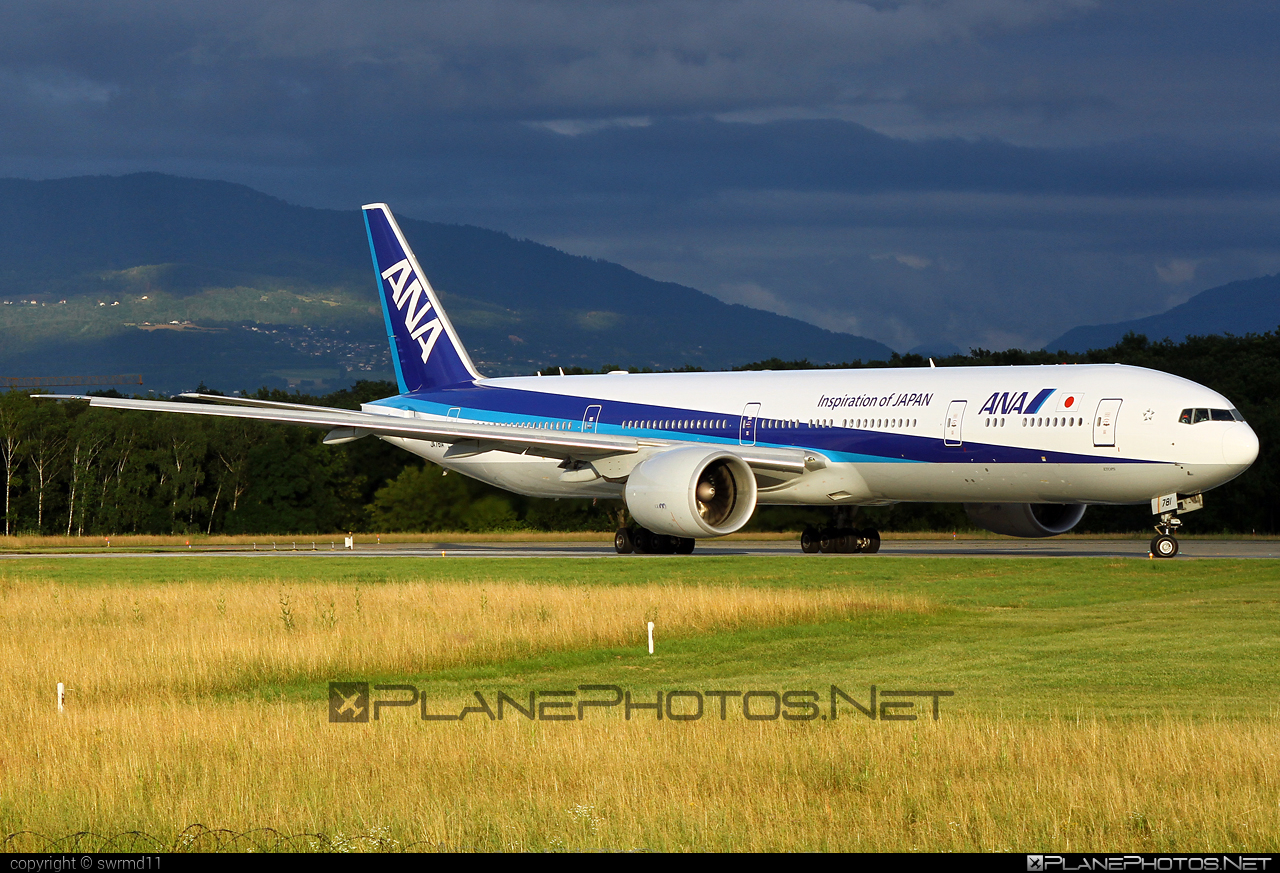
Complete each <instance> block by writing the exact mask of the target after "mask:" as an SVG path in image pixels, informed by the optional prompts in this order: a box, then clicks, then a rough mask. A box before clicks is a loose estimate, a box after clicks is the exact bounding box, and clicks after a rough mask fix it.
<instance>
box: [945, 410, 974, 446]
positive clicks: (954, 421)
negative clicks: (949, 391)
mask: <svg viewBox="0 0 1280 873" xmlns="http://www.w3.org/2000/svg"><path fill="white" fill-rule="evenodd" d="M967 402H968V401H965V400H952V401H951V404H950V405H949V406H948V407H947V420H946V422H945V423H944V424H943V426H942V444H943V445H944V446H958V445H960V442H961V430H962V426H963V424H964V407H965V404H966V403H967Z"/></svg>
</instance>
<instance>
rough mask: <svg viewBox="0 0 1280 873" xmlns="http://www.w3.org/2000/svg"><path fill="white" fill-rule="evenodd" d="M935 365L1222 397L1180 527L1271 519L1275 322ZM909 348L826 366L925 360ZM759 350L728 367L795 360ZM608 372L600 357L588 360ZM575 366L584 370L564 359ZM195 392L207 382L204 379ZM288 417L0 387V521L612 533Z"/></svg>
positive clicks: (566, 505)
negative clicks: (1108, 377)
mask: <svg viewBox="0 0 1280 873" xmlns="http://www.w3.org/2000/svg"><path fill="white" fill-rule="evenodd" d="M936 363H937V365H938V366H947V367H956V366H1010V365H1018V364H1064V363H1065V364H1071V363H1120V364H1130V365H1134V366H1140V367H1148V368H1151V369H1155V370H1161V371H1164V372H1168V373H1172V374H1175V375H1178V376H1183V377H1185V378H1188V379H1191V380H1193V381H1195V382H1199V383H1201V384H1203V385H1207V386H1208V387H1210V388H1213V389H1214V390H1216V391H1219V392H1221V393H1222V394H1224V395H1225V396H1226V397H1227V398H1228V399H1230V400H1231V401H1232V402H1233V403H1234V404H1235V406H1236V407H1237V408H1238V409H1239V410H1240V411H1241V412H1242V413H1243V414H1244V416H1245V419H1246V420H1247V421H1248V422H1249V423H1250V425H1251V426H1252V427H1253V428H1254V430H1255V431H1256V432H1257V434H1258V438H1259V440H1260V442H1261V452H1260V454H1259V456H1258V460H1257V461H1256V462H1255V464H1254V465H1253V467H1252V468H1250V469H1249V471H1248V472H1246V473H1245V474H1244V475H1243V476H1241V477H1240V478H1239V479H1237V480H1235V481H1233V482H1231V483H1229V484H1227V485H1225V486H1223V487H1221V488H1219V489H1216V490H1214V491H1212V492H1210V493H1209V494H1208V495H1207V496H1206V501H1205V503H1206V506H1205V509H1203V510H1201V511H1199V512H1197V513H1195V514H1194V515H1191V516H1188V517H1187V523H1186V527H1185V528H1184V530H1185V531H1186V532H1188V533H1193V534H1194V533H1210V532H1214V533H1216V532H1228V533H1245V534H1248V533H1257V534H1264V533H1266V534H1274V533H1277V532H1280V518H1278V517H1277V511H1276V507H1275V504H1273V503H1271V501H1270V500H1269V499H1268V496H1269V495H1270V494H1274V493H1277V486H1280V482H1277V472H1278V470H1277V460H1278V459H1277V440H1276V439H1275V437H1277V436H1280V405H1278V404H1277V400H1278V399H1280V332H1269V333H1265V334H1262V335H1252V334H1251V335H1248V336H1244V337H1234V336H1204V337H1189V338H1188V339H1187V340H1185V341H1184V342H1181V343H1174V342H1171V341H1169V340H1164V341H1161V342H1151V341H1149V340H1148V339H1146V338H1145V337H1142V336H1138V335H1134V334H1129V335H1127V336H1126V337H1125V338H1124V339H1123V340H1122V341H1121V342H1120V343H1118V344H1117V345H1115V346H1112V347H1111V348H1108V349H1101V350H1095V351H1091V352H1088V353H1085V354H1066V353H1062V352H1058V353H1049V352H1042V351H1041V352H1025V351H1019V350H1009V351H1003V352H991V351H987V350H984V349H973V350H971V351H970V353H969V354H967V355H954V356H952V357H949V358H945V359H938V360H937V361H936ZM928 365H929V362H928V361H927V360H925V359H923V358H920V357H919V356H914V355H906V356H899V355H897V354H895V355H893V356H892V357H891V358H890V359H889V360H887V361H872V362H868V363H863V362H860V361H854V362H850V363H845V364H841V365H838V366H840V367H848V368H860V367H927V366H928ZM806 368H812V365H811V364H809V362H807V361H782V360H777V359H773V360H767V361H759V362H756V363H754V364H749V365H747V366H745V367H741V368H739V369H773V370H779V369H806ZM610 369H618V367H617V366H616V365H609V366H606V367H603V368H601V372H604V371H608V370H610ZM577 372H586V371H583V370H577ZM204 390H206V391H208V389H204ZM395 393H396V389H395V386H394V385H393V384H391V383H387V382H369V381H362V382H357V383H356V384H354V385H353V386H351V387H350V388H348V389H344V390H341V391H337V392H334V393H331V394H327V395H325V396H322V397H312V396H307V395H302V394H297V393H291V394H290V393H285V392H282V391H279V390H267V389H260V390H259V391H258V392H256V393H255V394H254V395H253V396H256V397H258V398H261V399H265V400H284V401H291V402H295V403H299V402H300V403H311V404H317V405H322V406H333V407H341V408H348V409H356V408H359V405H360V403H361V402H367V401H369V400H373V399H377V398H380V397H386V396H389V395H392V394H395ZM322 437H323V433H322V432H321V431H317V430H311V429H308V428H301V427H288V426H283V425H273V424H265V423H261V422H254V421H244V420H238V419H209V418H206V417H204V416H200V417H196V416H182V415H159V414H149V413H142V412H125V411H117V410H104V409H90V408H89V407H88V404H86V403H84V402H79V401H61V402H53V401H49V400H37V399H33V398H32V397H31V396H29V395H28V393H26V392H23V391H8V392H6V393H4V394H0V462H2V463H3V475H4V495H3V512H4V533H5V534H6V535H9V534H32V533H40V534H66V535H74V536H104V535H105V536H109V535H114V534H174V533H178V534H182V533H186V534H192V533H206V534H280V535H283V534H319V533H332V532H335V531H356V532H375V531H376V532H398V531H423V532H429V531H498V530H522V529H523V530H555V531H577V530H600V531H608V530H613V529H614V528H615V527H616V526H618V524H619V523H620V522H621V521H623V520H624V518H625V512H624V508H623V506H622V503H621V501H605V500H601V501H599V502H594V501H591V500H571V499H563V500H548V499H533V498H525V497H520V496H518V495H513V494H509V493H507V492H503V491H500V490H498V489H495V488H491V487H489V486H486V485H483V484H481V483H479V482H476V481H474V480H471V479H468V478H467V477H465V476H461V475H458V474H456V473H455V474H445V473H444V471H442V470H441V469H440V468H439V467H436V466H434V465H431V464H428V463H426V462H424V461H422V460H421V459H419V458H417V457H416V456H414V455H410V454H409V453H407V452H404V451H402V450H400V449H397V448H395V447H393V446H390V445H388V444H387V443H384V442H382V441H380V440H378V439H376V438H367V439H363V440H358V441H356V442H354V443H350V444H347V445H342V446H325V445H323V444H322V442H321V438H322ZM864 513H865V514H864V519H865V523H866V524H868V525H874V526H876V527H878V528H879V529H880V530H882V531H924V530H940V531H952V530H967V529H969V528H970V525H969V523H968V521H967V519H966V518H965V515H964V512H963V510H962V509H961V507H960V506H958V505H951V504H936V505H935V504H906V503H903V504H897V505H895V506H889V507H878V508H873V509H867V510H865V511H864ZM824 521H826V512H825V511H824V510H822V509H817V508H803V507H761V508H760V509H759V510H758V511H757V512H756V515H755V517H754V518H753V520H752V522H751V523H750V525H749V526H748V528H747V530H795V529H799V528H801V527H803V526H804V525H805V524H809V523H821V522H824ZM1150 524H1151V517H1150V508H1149V507H1148V506H1145V505H1144V506H1133V507H1109V506H1108V507H1103V506H1097V507H1091V508H1090V509H1089V511H1088V512H1087V513H1086V514H1085V516H1084V520H1083V521H1082V522H1081V524H1080V525H1079V527H1077V528H1076V530H1077V531H1079V532H1085V533H1089V532H1096V533H1101V532H1116V531H1141V530H1145V529H1147V528H1148V527H1149V526H1150Z"/></svg>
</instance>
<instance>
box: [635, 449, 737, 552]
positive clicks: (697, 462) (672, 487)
mask: <svg viewBox="0 0 1280 873" xmlns="http://www.w3.org/2000/svg"><path fill="white" fill-rule="evenodd" d="M626 501H627V509H628V510H630V512H631V516H632V518H634V519H635V520H636V523H637V524H639V525H640V526H641V527H643V528H645V529H647V530H650V531H653V532H654V533H660V534H666V535H668V536H673V537H719V536H724V535H725V534H731V533H733V532H734V531H736V530H738V529H739V528H741V527H742V526H743V525H744V524H746V523H747V521H748V520H750V518H751V514H752V513H753V512H755V509H756V477H755V475H754V474H753V473H752V472H751V468H750V467H749V466H747V463H746V461H744V460H742V458H739V457H738V456H737V455H734V454H732V453H730V452H726V451H722V450H719V449H706V448H703V447H701V446H682V447H680V448H675V449H668V450H667V451H665V452H662V453H660V454H657V455H654V456H653V457H650V458H647V459H645V460H644V461H641V462H640V463H639V464H637V465H636V466H635V468H633V469H632V471H631V475H630V476H629V477H628V478H627V489H626Z"/></svg>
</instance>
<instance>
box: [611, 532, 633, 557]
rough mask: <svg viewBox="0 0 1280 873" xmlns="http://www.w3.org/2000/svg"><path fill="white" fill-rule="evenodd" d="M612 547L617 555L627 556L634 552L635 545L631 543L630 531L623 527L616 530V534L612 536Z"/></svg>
mask: <svg viewBox="0 0 1280 873" xmlns="http://www.w3.org/2000/svg"><path fill="white" fill-rule="evenodd" d="M613 547H614V548H615V549H616V550H617V552H618V554H619V555H629V554H631V553H632V552H633V551H635V544H634V543H633V542H631V531H630V530H628V529H627V528H625V527H621V528H618V532H617V533H615V534H614V535H613Z"/></svg>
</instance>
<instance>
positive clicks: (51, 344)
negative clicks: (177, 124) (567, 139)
mask: <svg viewBox="0 0 1280 873" xmlns="http://www.w3.org/2000/svg"><path fill="white" fill-rule="evenodd" d="M392 207H393V208H394V204H392ZM399 219H400V222H401V226H402V228H403V230H404V232H405V235H406V237H407V238H408V240H409V242H410V245H412V246H413V248H414V250H415V252H416V253H417V255H418V258H419V261H420V262H421V263H422V266H423V269H424V270H425V271H426V272H427V274H428V276H429V277H430V279H431V281H432V284H433V285H434V287H435V288H436V290H437V292H438V293H439V295H440V297H441V301H442V303H443V304H444V305H445V306H446V308H447V309H448V312H449V315H450V318H451V319H452V320H453V322H454V325H455V327H456V328H457V330H458V333H459V334H460V336H461V338H462V340H463V342H464V344H466V345H467V347H468V349H469V351H470V352H471V355H472V358H473V359H474V360H475V361H476V364H477V367H478V368H479V369H480V371H481V372H482V373H484V374H485V375H488V376H500V375H513V374H520V373H533V372H534V371H536V370H546V369H552V370H554V369H555V368H556V367H565V368H569V367H580V368H584V369H588V370H597V369H600V368H601V367H604V366H617V367H630V368H635V369H642V368H652V369H670V368H677V367H685V366H688V367H699V368H704V369H728V368H731V367H733V366H736V365H740V364H744V363H748V362H751V361H756V360H763V359H766V358H771V357H777V358H782V359H800V358H807V359H808V360H810V361H813V362H814V363H837V362H841V361H852V360H858V359H861V360H882V359H885V358H887V357H888V356H889V355H890V354H891V353H892V350H891V349H890V348H889V347H888V346H885V345H883V344H882V343H878V342H875V341H874V340H870V339H866V338H864V337H858V336H853V335H850V334H844V333H836V332H833V331H828V330H823V329H822V328H819V327H816V326H814V325H811V324H808V323H806V322H802V321H799V320H797V319H793V318H787V317H784V316H780V315H776V314H774V313H769V312H764V311H761V310H757V309H750V308H748V307H745V306H740V305H730V304H726V303H722V302H720V301H719V300H716V299H715V298H713V297H711V296H709V295H707V294H704V293H702V292H700V291H697V290H696V289H693V288H688V287H685V286H682V285H678V284H675V283H672V282H660V281H656V280H653V279H649V278H646V277H645V276H642V275H640V274H638V273H635V272H633V271H631V270H628V269H626V268H624V267H622V266H619V265H618V264H612V263H608V262H606V261H600V260H594V259H591V258H584V257H578V256H574V255H570V254H566V253H565V252H561V251H558V250H556V249H553V248H550V247H548V246H545V245H540V244H538V243H534V242H530V241H527V240H520V239H515V238H512V237H510V236H508V235H506V234H503V233H499V232H496V231H492V230H485V229H482V228H478V227H468V226H458V225H448V224H439V223H432V222H426V221H416V220H412V219H408V218H406V217H404V216H399ZM375 279H376V277H375V276H374V275H373V274H372V271H371V262H370V259H369V249H368V244H367V239H366V234H365V229H364V224H363V219H362V217H361V213H360V210H359V208H358V205H356V206H354V207H353V208H352V209H350V210H326V209H313V208H307V207H301V206H295V205H292V204H289V203H286V202H284V201H282V200H279V199H276V198H274V197H271V196H268V195H266V194H262V193H260V192H257V191H254V190H252V189H250V188H247V187H244V186H241V185H235V184H231V183H227V182H218V181H206V180H198V179H188V178H179V177H173V176H167V175H161V174H157V173H141V174H134V175H128V176H119V177H82V178H72V179H58V180H47V181H30V180H21V179H0V299H2V300H3V305H2V306H0V338H2V339H3V343H2V347H0V376H66V377H72V378H81V377H87V376H90V375H100V374H116V373H140V374H142V376H143V380H144V382H145V384H146V386H147V387H148V388H150V389H152V390H155V391H157V392H165V393H169V392H174V391H178V390H186V389H191V388H194V387H196V386H197V385H198V384H199V383H201V382H203V383H205V384H206V385H208V386H210V387H215V388H218V389H220V390H224V391H234V390H240V389H245V388H247V389H250V390H252V389H256V388H258V387H259V386H262V385H266V386H269V387H294V388H301V389H303V390H307V391H313V392H322V391H325V390H331V389H333V388H338V387H343V386H346V385H349V384H351V382H353V381H354V380H356V379H360V378H391V364H390V357H389V354H388V349H387V343H386V338H385V331H384V326H383V320H382V315H381V312H380V309H379V306H378V303H377V298H376V296H375V295H376V293H377V292H376V285H375Z"/></svg>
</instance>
